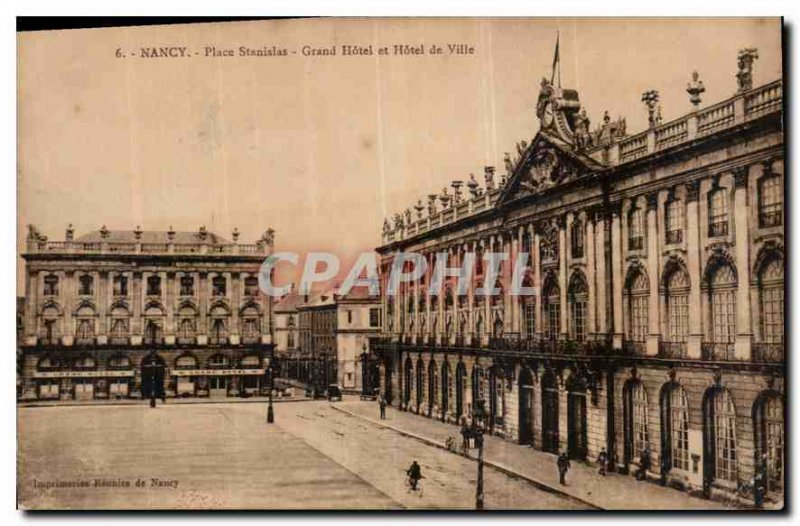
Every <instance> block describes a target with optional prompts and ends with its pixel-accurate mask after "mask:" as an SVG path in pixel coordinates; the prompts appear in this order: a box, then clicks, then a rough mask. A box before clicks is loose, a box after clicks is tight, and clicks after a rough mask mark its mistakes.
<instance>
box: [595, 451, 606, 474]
mask: <svg viewBox="0 0 800 526" xmlns="http://www.w3.org/2000/svg"><path fill="white" fill-rule="evenodd" d="M597 465H598V466H600V472H599V473H600V474H601V475H602V476H604V477H605V476H606V466H608V453H606V448H603V449H601V450H600V454H599V455H597Z"/></svg>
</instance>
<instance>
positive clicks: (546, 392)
mask: <svg viewBox="0 0 800 526" xmlns="http://www.w3.org/2000/svg"><path fill="white" fill-rule="evenodd" d="M542 451H546V452H548V453H558V384H557V383H556V379H555V376H554V375H552V373H551V374H550V375H547V374H546V375H545V381H543V382H542Z"/></svg>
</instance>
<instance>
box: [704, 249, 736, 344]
mask: <svg viewBox="0 0 800 526" xmlns="http://www.w3.org/2000/svg"><path fill="white" fill-rule="evenodd" d="M709 281H710V282H709V289H708V294H709V302H708V303H709V306H710V307H711V327H710V329H711V334H709V339H710V340H711V341H712V342H714V343H719V344H730V343H733V342H734V340H735V339H736V276H735V274H734V271H733V268H732V267H731V266H730V265H728V264H725V263H723V264H720V265H719V266H717V268H716V269H715V270H713V273H712V274H711V279H710V280H709Z"/></svg>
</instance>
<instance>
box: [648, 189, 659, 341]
mask: <svg viewBox="0 0 800 526" xmlns="http://www.w3.org/2000/svg"><path fill="white" fill-rule="evenodd" d="M659 239H661V238H660V237H659V229H658V193H656V192H654V193H652V194H648V196H647V274H648V276H649V278H650V283H649V284H650V296H649V300H650V301H649V302H648V305H647V332H648V335H647V354H648V355H649V356H655V355H657V354H658V341H659V333H660V331H659V325H658V323H659V320H660V319H661V317H660V315H659V297H658V277H659V275H660V274H659V271H658V260H659V259H660V258H659V253H658V247H659V242H658V241H659Z"/></svg>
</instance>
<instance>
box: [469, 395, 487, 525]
mask: <svg viewBox="0 0 800 526" xmlns="http://www.w3.org/2000/svg"><path fill="white" fill-rule="evenodd" d="M483 418H484V400H483V399H482V398H479V399H477V400H476V401H475V408H474V409H473V410H472V426H471V427H472V429H471V434H472V438H474V439H475V447H477V448H478V481H477V486H476V488H475V509H476V510H483V433H484V430H483Z"/></svg>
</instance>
